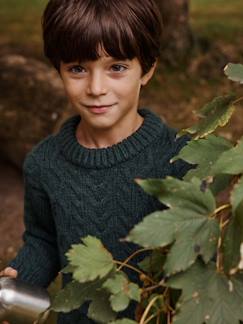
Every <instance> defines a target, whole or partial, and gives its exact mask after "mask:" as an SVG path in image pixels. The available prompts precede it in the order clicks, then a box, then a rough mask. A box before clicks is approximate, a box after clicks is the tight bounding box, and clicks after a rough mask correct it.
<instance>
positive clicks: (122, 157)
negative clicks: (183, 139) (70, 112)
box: [57, 108, 164, 168]
mask: <svg viewBox="0 0 243 324" xmlns="http://www.w3.org/2000/svg"><path fill="white" fill-rule="evenodd" d="M138 112H139V114H140V115H141V116H142V117H143V118H144V121H143V124H142V125H141V126H140V128H139V129H138V130H137V131H136V132H135V133H133V134H132V135H130V136H129V137H127V138H126V139H124V140H123V141H121V142H120V143H117V144H114V145H112V146H110V147H106V148H100V149H92V148H86V147H84V146H82V145H81V144H80V143H79V142H78V140H77V138H76V128H77V125H78V124H79V122H80V118H81V117H80V116H79V115H75V116H72V117H70V118H69V119H68V120H66V121H65V122H64V124H63V125H62V127H61V129H60V131H59V133H58V134H57V138H58V141H59V143H60V145H61V150H62V152H63V154H64V156H65V158H66V159H67V160H69V161H71V162H72V163H74V164H77V165H80V166H82V167H86V168H108V167H111V166H113V165H115V164H118V163H121V162H123V161H126V160H129V159H131V158H132V157H134V156H135V155H136V154H138V153H139V152H141V151H142V150H143V149H145V147H147V146H148V145H149V144H150V143H151V142H152V141H153V139H154V138H156V137H158V136H159V135H161V133H162V131H163V128H164V125H163V123H162V122H161V120H160V118H159V117H158V116H156V115H155V114H154V113H152V112H151V111H149V110H148V109H145V108H143V109H140V110H138Z"/></svg>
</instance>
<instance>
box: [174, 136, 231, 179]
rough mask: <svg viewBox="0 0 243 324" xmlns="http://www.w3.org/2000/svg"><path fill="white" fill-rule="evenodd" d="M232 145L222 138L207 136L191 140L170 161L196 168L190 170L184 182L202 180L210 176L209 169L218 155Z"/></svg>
mask: <svg viewBox="0 0 243 324" xmlns="http://www.w3.org/2000/svg"><path fill="white" fill-rule="evenodd" d="M232 146H233V145H232V144H231V143H230V142H229V141H227V140H226V139H224V138H223V137H217V136H215V135H209V136H208V137H207V138H203V139H198V140H191V141H189V142H188V144H187V145H185V146H184V147H183V149H182V150H181V151H180V153H179V155H177V156H176V157H174V158H173V159H172V161H176V160H178V159H182V160H184V161H186V162H188V163H191V164H196V165H197V168H196V169H192V170H190V171H189V172H188V173H187V174H186V176H185V177H184V179H185V180H189V179H191V178H193V177H197V178H199V179H204V178H206V177H207V176H209V175H210V169H211V167H212V166H213V165H214V163H215V162H216V161H217V160H218V158H219V157H220V155H221V154H222V153H223V152H225V151H227V150H229V149H230V148H232Z"/></svg>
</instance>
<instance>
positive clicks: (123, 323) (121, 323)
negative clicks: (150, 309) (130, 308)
mask: <svg viewBox="0 0 243 324" xmlns="http://www.w3.org/2000/svg"><path fill="white" fill-rule="evenodd" d="M109 324H137V322H135V321H133V320H130V319H129V318H123V319H119V320H116V321H113V322H111V323H109Z"/></svg>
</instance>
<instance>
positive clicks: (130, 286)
mask: <svg viewBox="0 0 243 324" xmlns="http://www.w3.org/2000/svg"><path fill="white" fill-rule="evenodd" d="M102 287H103V288H105V289H107V290H108V291H109V292H110V293H111V294H112V295H111V297H110V302H111V306H112V309H113V310H114V311H116V312H120V311H123V310H124V309H126V308H127V306H128V305H129V301H130V299H131V300H135V301H138V302H139V301H140V293H141V292H140V288H139V287H138V285H136V284H134V283H131V282H129V281H128V279H127V277H126V275H125V274H124V273H117V274H115V275H114V277H112V278H109V279H108V280H107V281H106V282H105V283H104V284H103V286H102Z"/></svg>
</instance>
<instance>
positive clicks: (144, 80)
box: [141, 59, 158, 86]
mask: <svg viewBox="0 0 243 324" xmlns="http://www.w3.org/2000/svg"><path fill="white" fill-rule="evenodd" d="M157 64H158V60H157V59H156V61H155V62H154V64H153V65H152V67H151V68H150V70H149V71H148V72H147V73H146V74H144V75H143V76H142V78H141V85H142V86H145V85H146V84H147V83H148V82H149V80H150V79H151V78H152V76H153V75H154V71H155V69H156V67H157Z"/></svg>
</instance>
